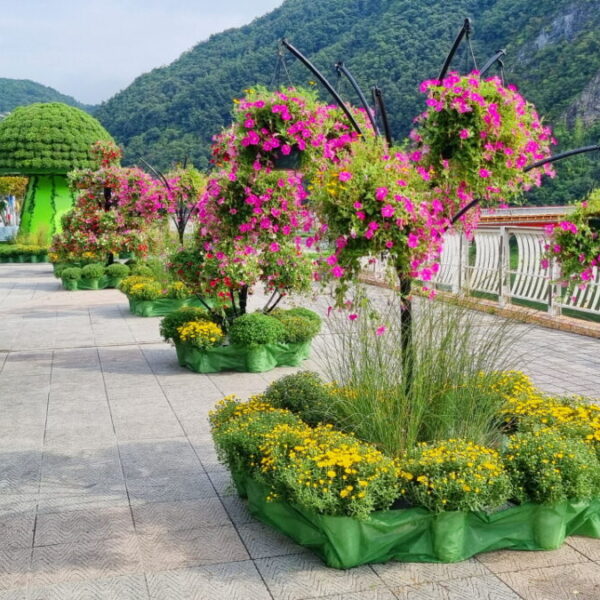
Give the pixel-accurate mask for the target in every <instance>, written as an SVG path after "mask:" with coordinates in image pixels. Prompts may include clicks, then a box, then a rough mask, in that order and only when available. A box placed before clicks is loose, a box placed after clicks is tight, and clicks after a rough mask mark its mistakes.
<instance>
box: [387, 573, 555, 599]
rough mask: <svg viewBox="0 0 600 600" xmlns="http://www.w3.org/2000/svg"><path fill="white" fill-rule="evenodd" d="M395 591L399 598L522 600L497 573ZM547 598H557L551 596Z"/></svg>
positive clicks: (424, 584)
mask: <svg viewBox="0 0 600 600" xmlns="http://www.w3.org/2000/svg"><path fill="white" fill-rule="evenodd" d="M393 592H394V594H395V595H396V597H397V598H398V600H522V597H521V596H520V595H518V594H517V593H515V591H514V590H512V589H511V588H510V587H509V586H508V585H506V584H505V583H503V582H502V581H500V580H499V579H498V578H497V577H496V576H495V575H484V576H482V577H468V578H466V579H451V580H448V581H443V582H438V583H423V584H420V585H414V586H406V587H400V588H397V589H396V588H394V589H393ZM527 600H533V599H530V598H527ZM547 600H557V598H556V597H555V596H550V597H548V598H547Z"/></svg>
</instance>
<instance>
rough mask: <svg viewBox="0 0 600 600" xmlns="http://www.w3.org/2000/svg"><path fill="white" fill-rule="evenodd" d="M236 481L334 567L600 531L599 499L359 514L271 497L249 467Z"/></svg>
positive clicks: (543, 543) (267, 519)
mask: <svg viewBox="0 0 600 600" xmlns="http://www.w3.org/2000/svg"><path fill="white" fill-rule="evenodd" d="M233 480H234V482H235V485H236V488H237V490H238V493H239V494H240V495H241V496H242V497H247V498H248V507H249V509H250V512H251V513H252V514H253V515H254V516H255V517H257V518H258V519H259V520H260V521H262V522H263V523H266V524H267V525H270V526H271V527H274V528H275V529H276V530H278V531H280V532H281V533H284V534H285V535H287V536H288V537H290V538H292V539H293V540H294V541H295V542H296V543H298V544H300V545H301V546H304V547H305V548H310V549H311V550H312V551H313V552H315V553H316V554H317V555H318V556H319V557H320V558H321V559H322V560H323V561H324V562H325V563H326V564H327V566H329V567H332V568H335V569H350V568H352V567H356V566H359V565H364V564H370V563H383V562H387V561H399V562H447V563H450V562H458V561H461V560H466V559H468V558H470V557H472V556H475V555H476V554H480V553H482V552H490V551H492V550H553V549H556V548H558V547H560V545H561V544H562V543H563V542H564V540H565V537H566V536H569V535H582V536H587V537H592V538H600V499H596V500H592V501H576V500H574V501H569V502H563V503H561V504H558V505H556V506H546V505H541V504H533V503H531V502H529V503H526V504H522V505H520V506H513V507H510V508H506V509H504V510H500V511H497V512H493V513H486V512H447V513H433V512H430V511H428V510H426V509H424V508H407V509H402V510H387V511H379V512H375V513H373V514H372V515H371V516H370V517H369V518H368V519H366V520H364V521H360V520H358V519H352V518H351V517H332V516H327V515H319V514H317V513H314V512H311V511H308V510H305V509H303V508H301V507H299V506H295V505H292V504H288V503H285V502H267V500H266V497H267V495H268V493H269V489H268V488H267V487H266V486H265V485H263V484H262V483H260V482H258V481H255V480H254V479H252V478H250V477H247V476H244V475H243V474H237V475H234V476H233Z"/></svg>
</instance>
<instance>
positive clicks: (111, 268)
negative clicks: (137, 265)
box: [106, 263, 129, 279]
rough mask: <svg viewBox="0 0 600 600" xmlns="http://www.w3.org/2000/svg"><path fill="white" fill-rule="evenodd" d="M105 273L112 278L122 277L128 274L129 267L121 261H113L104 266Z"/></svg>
mask: <svg viewBox="0 0 600 600" xmlns="http://www.w3.org/2000/svg"><path fill="white" fill-rule="evenodd" d="M106 274H107V275H108V276H109V277H113V278H114V279H123V278H124V277H127V275H129V267H128V266H127V265H124V264H123V263H113V264H112V265H108V267H106Z"/></svg>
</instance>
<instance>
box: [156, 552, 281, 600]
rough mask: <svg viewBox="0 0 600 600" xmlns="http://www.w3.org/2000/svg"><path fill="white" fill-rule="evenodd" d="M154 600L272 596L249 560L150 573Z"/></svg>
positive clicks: (265, 599) (257, 599)
mask: <svg viewBox="0 0 600 600" xmlns="http://www.w3.org/2000/svg"><path fill="white" fill-rule="evenodd" d="M148 587H149V589H150V597H151V598H152V600H174V599H175V598H177V600H217V599H221V598H222V599H223V600H225V599H227V600H272V598H273V597H272V596H271V594H270V593H269V591H268V590H267V588H266V586H265V584H264V582H263V580H262V579H261V577H260V575H259V573H258V572H257V570H256V567H255V566H254V564H253V563H252V562H250V561H244V562H236V563H230V564H220V565H214V566H208V567H195V568H187V569H177V570H171V571H167V572H160V571H159V572H155V573H149V574H148Z"/></svg>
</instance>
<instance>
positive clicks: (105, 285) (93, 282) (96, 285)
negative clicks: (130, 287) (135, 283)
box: [63, 275, 118, 291]
mask: <svg viewBox="0 0 600 600" xmlns="http://www.w3.org/2000/svg"><path fill="white" fill-rule="evenodd" d="M115 282H117V283H118V280H115V279H114V277H107V276H106V275H104V276H102V277H100V279H79V280H78V281H76V282H75V283H76V284H77V285H76V286H75V287H67V286H66V285H65V281H64V279H63V287H64V288H65V289H66V290H71V291H73V290H106V289H110V288H114V287H116V283H115Z"/></svg>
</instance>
